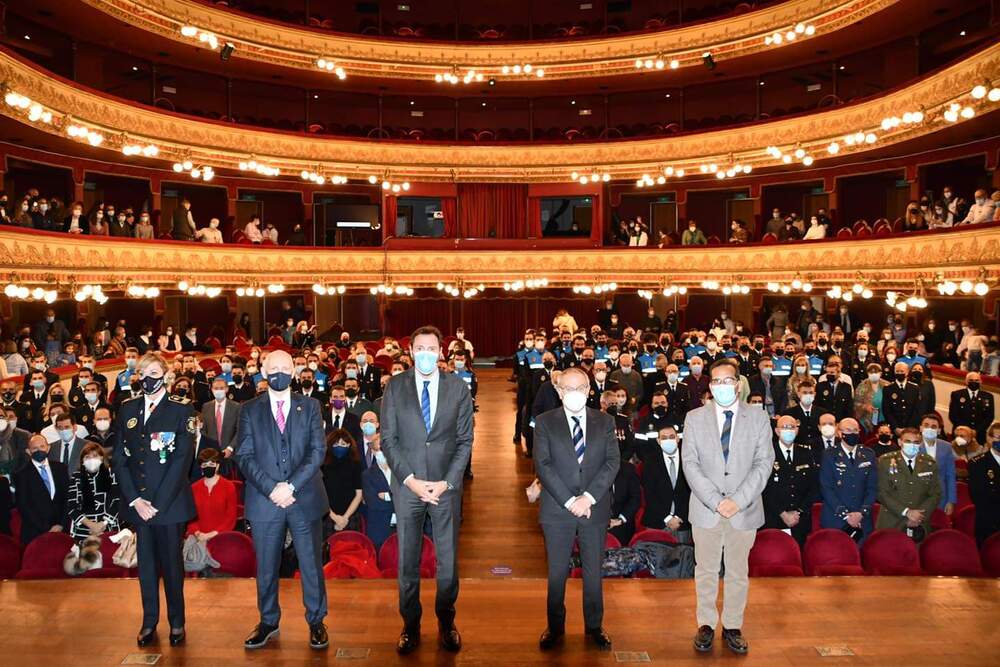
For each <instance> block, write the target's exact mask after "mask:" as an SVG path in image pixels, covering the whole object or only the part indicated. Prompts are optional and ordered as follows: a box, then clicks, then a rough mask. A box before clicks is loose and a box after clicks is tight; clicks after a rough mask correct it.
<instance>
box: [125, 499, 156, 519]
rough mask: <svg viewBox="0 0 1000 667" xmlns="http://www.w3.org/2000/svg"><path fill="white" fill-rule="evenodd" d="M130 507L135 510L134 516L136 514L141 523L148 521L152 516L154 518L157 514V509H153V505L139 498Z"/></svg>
mask: <svg viewBox="0 0 1000 667" xmlns="http://www.w3.org/2000/svg"><path fill="white" fill-rule="evenodd" d="M132 507H134V508H135V512H136V514H138V515H139V518H140V519H142V520H143V521H149V520H150V519H152V518H153V517H154V516H156V513H157V512H159V510H158V509H156V508H155V507H153V503H151V502H149V501H148V500H145V499H144V498H139V499H138V500H136V501H135V505H133V506H132Z"/></svg>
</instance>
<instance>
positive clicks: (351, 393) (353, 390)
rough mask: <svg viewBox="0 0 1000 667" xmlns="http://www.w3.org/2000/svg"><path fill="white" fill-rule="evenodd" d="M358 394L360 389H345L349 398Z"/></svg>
mask: <svg viewBox="0 0 1000 667" xmlns="http://www.w3.org/2000/svg"><path fill="white" fill-rule="evenodd" d="M357 395H358V390H357V389H345V390H344V396H347V398H354V397H356V396H357Z"/></svg>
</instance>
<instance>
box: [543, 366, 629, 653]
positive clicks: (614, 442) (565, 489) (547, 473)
mask: <svg viewBox="0 0 1000 667" xmlns="http://www.w3.org/2000/svg"><path fill="white" fill-rule="evenodd" d="M558 390H559V396H560V398H561V399H562V403H563V404H562V407H558V408H556V409H554V410H549V411H547V412H543V413H542V414H540V415H538V416H537V417H535V446H534V457H535V472H536V474H537V475H538V479H539V480H541V482H542V503H541V511H540V513H539V519H538V520H539V523H541V524H542V532H543V533H544V534H545V552H546V558H547V560H548V565H549V589H548V627H547V628H546V630H545V632H543V633H542V636H541V639H539V641H538V644H539V647H540V648H541V649H542V650H543V651H544V650H548V649H551V648H553V647H554V646H555V645H556V643H557V642H558V641H559V640H560V639H561V638H562V637H563V636H564V635H565V634H566V605H565V598H566V577H567V576H568V575H569V559H570V556H571V555H572V553H573V543H574V541H575V540H577V539H579V542H580V561H581V564H582V566H583V616H584V627H585V629H586V634H587V636H588V637H590V638H591V639H592V640H593V641H594V643H595V644H596V645H597V646H598V647H599V648H601V649H603V650H605V651H607V650H610V649H611V638H610V637H609V636H608V634H607V633H606V632H605V631H604V629H603V627H602V621H603V618H604V597H603V593H602V590H601V563H602V562H603V560H604V540H605V536H606V535H607V532H608V522H609V521H610V519H611V493H610V490H611V485H612V484H613V483H614V481H615V476H616V475H617V474H618V466H619V464H620V456H621V455H620V454H619V448H618V438H617V437H616V436H615V420H614V418H613V417H612V416H611V415H609V414H607V413H605V412H601V411H600V410H594V409H591V408H588V407H587V397H588V395H589V393H590V376H589V375H588V374H587V373H586V372H585V371H583V370H582V369H580V368H577V367H571V368H567V369H566V370H565V371H563V373H562V375H560V376H559V388H558Z"/></svg>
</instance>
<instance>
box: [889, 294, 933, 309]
mask: <svg viewBox="0 0 1000 667" xmlns="http://www.w3.org/2000/svg"><path fill="white" fill-rule="evenodd" d="M885 303H886V305H887V306H889V307H890V308H895V309H896V310H898V311H899V312H901V313H905V312H906V309H907V308H916V309H918V310H920V309H923V308H926V307H927V299H925V298H924V296H923V290H921V292H920V294H919V295H917V294H911V295H910V296H909V297H908V298H905V299H904V298H903V295H902V294H900V293H898V292H894V291H892V290H889V291H888V292H886V293H885Z"/></svg>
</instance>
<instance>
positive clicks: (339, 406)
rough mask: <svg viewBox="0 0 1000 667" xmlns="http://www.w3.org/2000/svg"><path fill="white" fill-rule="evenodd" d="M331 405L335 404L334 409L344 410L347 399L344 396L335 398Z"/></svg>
mask: <svg viewBox="0 0 1000 667" xmlns="http://www.w3.org/2000/svg"><path fill="white" fill-rule="evenodd" d="M330 405H332V406H333V409H334V410H343V409H344V406H345V405H347V401H346V400H344V399H343V398H335V399H333V400H332V401H330Z"/></svg>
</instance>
